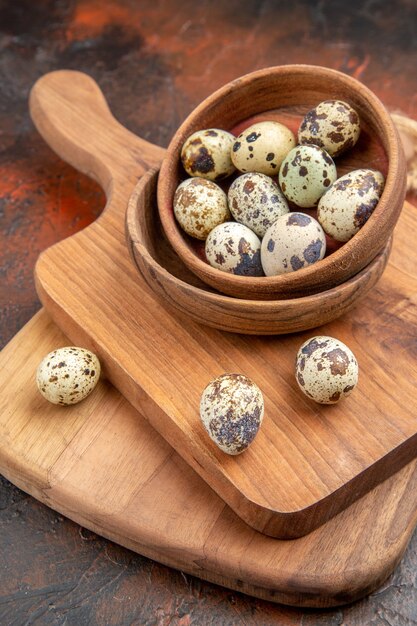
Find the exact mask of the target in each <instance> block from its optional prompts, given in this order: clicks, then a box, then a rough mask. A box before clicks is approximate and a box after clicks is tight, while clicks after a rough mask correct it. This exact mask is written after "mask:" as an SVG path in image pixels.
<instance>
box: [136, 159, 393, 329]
mask: <svg viewBox="0 0 417 626" xmlns="http://www.w3.org/2000/svg"><path fill="white" fill-rule="evenodd" d="M157 181H158V171H156V170H150V171H149V172H147V173H146V174H145V175H144V176H143V178H141V179H140V181H139V182H138V183H137V185H136V187H135V189H134V191H133V193H132V195H131V197H130V200H129V203H128V208H127V213H126V240H127V244H128V248H129V252H130V255H131V258H132V260H133V262H134V264H135V266H136V268H137V269H138V271H139V272H140V274H141V275H142V277H143V278H144V280H145V281H146V283H147V284H148V286H149V287H150V289H151V290H152V291H153V292H154V293H155V294H156V295H157V296H158V297H159V299H160V300H162V302H163V304H164V305H166V306H168V307H170V308H171V309H173V310H175V311H176V312H178V313H180V314H181V315H182V316H187V317H188V318H191V319H192V320H194V321H195V322H198V323H199V324H203V325H206V326H210V327H212V328H217V329H219V330H224V331H228V332H235V333H241V334H250V335H281V334H287V333H294V332H301V331H304V330H308V329H311V328H316V327H318V326H322V325H323V324H326V323H328V322H330V321H332V320H334V319H336V318H338V317H340V316H341V315H343V314H344V313H346V312H347V311H349V310H350V309H351V308H352V307H353V306H354V305H355V304H356V303H357V302H358V301H359V300H360V299H361V298H362V297H364V296H365V295H366V294H367V293H368V292H369V291H370V289H372V287H373V286H374V285H375V284H376V283H377V281H378V280H379V278H380V277H381V275H382V273H383V271H384V269H385V266H386V264H387V261H388V257H389V254H390V251H391V245H392V238H390V239H389V241H388V243H387V244H386V246H385V247H384V249H383V250H382V252H380V253H379V254H378V255H377V256H376V257H375V258H374V259H373V260H372V261H371V263H370V264H369V265H368V266H367V267H365V268H364V269H363V270H361V271H360V272H359V273H358V274H356V275H355V276H353V277H352V278H350V279H349V280H347V281H346V282H344V283H342V284H341V285H338V286H337V287H334V288H332V289H329V290H326V291H322V292H321V293H317V294H312V295H309V296H303V297H299V298H293V299H286V300H244V299H240V298H234V297H232V296H226V295H223V294H221V293H219V292H218V291H216V290H215V289H214V288H212V287H210V286H208V285H207V284H205V283H204V282H202V281H201V280H200V279H199V278H198V277H197V276H196V275H195V274H194V273H193V272H191V270H189V269H188V268H187V267H186V265H185V264H184V263H183V262H182V260H181V259H180V258H179V256H178V255H177V254H176V252H175V251H174V250H173V248H172V247H171V245H170V243H169V242H168V240H167V238H166V236H165V234H164V231H163V228H162V224H161V222H160V218H159V214H158V208H157V199H156V188H157Z"/></svg>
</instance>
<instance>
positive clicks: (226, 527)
mask: <svg viewBox="0 0 417 626" xmlns="http://www.w3.org/2000/svg"><path fill="white" fill-rule="evenodd" d="M62 345H68V339H67V338H66V337H65V336H64V335H63V334H62V332H61V331H60V330H59V329H58V328H57V327H56V326H55V324H53V322H52V321H51V319H50V318H49V317H48V315H47V314H46V313H45V312H43V311H42V312H41V313H39V314H37V315H36V316H35V317H34V318H33V320H31V321H30V322H29V323H28V324H27V325H26V326H25V327H24V328H23V329H22V331H21V332H20V333H19V334H18V335H17V336H16V337H15V338H14V339H13V340H12V341H11V342H10V343H9V345H8V346H6V348H5V349H4V350H3V352H2V353H1V356H0V370H1V372H2V376H1V379H0V398H1V400H0V416H1V417H0V471H1V473H2V474H4V475H5V476H6V477H7V478H9V480H11V481H12V482H13V483H14V484H16V485H18V486H19V487H20V488H22V489H24V490H25V491H27V492H28V493H30V494H32V495H33V496H35V497H36V498H38V499H39V500H41V501H42V502H44V503H45V504H47V505H48V506H50V507H52V508H53V509H54V510H56V511H58V512H60V513H63V514H64V515H66V516H68V517H69V518H71V519H73V520H75V521H77V522H79V523H81V524H83V525H84V526H86V527H87V528H89V529H91V530H93V531H95V532H98V533H99V534H100V535H103V536H104V537H108V538H110V539H113V540H114V541H116V542H117V543H120V544H121V545H124V546H126V547H128V548H130V549H132V550H134V551H136V552H139V553H140V554H144V555H146V556H149V557H151V558H153V559H156V560H158V561H161V562H162V563H166V564H168V565H170V566H172V567H175V568H179V569H181V570H183V571H185V572H188V573H191V574H193V575H196V576H198V577H201V578H205V579H207V580H210V581H212V582H216V583H218V584H220V585H224V586H227V587H230V588H232V589H235V590H238V591H243V592H245V593H248V594H251V595H255V596H257V597H260V598H263V599H268V600H272V601H274V602H281V603H284V604H291V605H296V606H314V607H318V606H321V607H324V606H335V605H339V604H344V603H348V602H351V601H353V600H356V599H357V598H358V597H360V596H362V595H364V594H366V593H370V592H371V591H372V590H373V589H375V588H376V587H377V586H379V585H380V584H381V583H382V582H383V581H384V580H385V579H386V577H387V576H388V575H389V574H390V573H391V571H392V569H393V568H394V567H395V565H396V564H397V563H398V561H399V559H400V558H401V556H402V554H403V552H404V550H405V547H406V545H407V542H408V540H409V538H410V534H411V532H412V530H413V528H414V524H415V522H416V520H417V507H416V505H417V501H416V496H415V491H416V487H417V467H416V462H415V461H413V462H412V463H410V464H409V465H408V466H407V467H405V468H404V469H403V470H401V471H400V472H399V473H398V474H396V475H395V476H394V477H392V478H391V479H389V480H387V481H386V482H384V483H383V484H382V485H380V486H379V487H377V488H376V489H374V490H373V491H372V492H371V493H369V494H368V495H367V496H365V497H364V498H362V499H361V500H360V501H359V502H357V503H356V504H354V505H352V506H351V507H350V508H349V509H347V510H346V511H344V512H343V513H341V514H339V515H338V516H336V517H334V518H333V519H332V520H331V521H329V522H328V523H327V524H325V525H324V526H321V528H319V529H317V530H316V531H314V532H313V533H311V534H310V535H308V536H307V537H303V538H302V539H297V540H293V541H280V540H278V539H273V538H271V537H266V536H265V535H263V534H261V533H257V532H256V531H254V530H252V529H251V528H249V526H247V525H246V524H244V523H243V522H242V521H241V520H240V519H239V518H238V517H237V516H236V515H235V514H234V513H233V512H232V511H231V510H230V509H229V508H228V507H227V506H226V505H225V504H224V502H223V501H222V500H221V499H220V498H219V497H218V496H216V494H215V493H214V492H213V491H212V490H211V489H210V488H209V487H208V486H207V485H206V484H205V483H204V482H203V481H202V480H201V478H199V476H197V474H196V473H195V472H193V470H191V468H190V467H189V466H188V465H187V464H186V463H185V462H184V461H183V459H181V457H180V456H179V455H177V454H176V453H175V452H174V451H173V450H172V448H171V447H170V446H169V445H168V444H167V443H166V442H165V441H164V440H163V438H162V437H161V436H160V435H158V433H157V432H156V431H155V430H154V429H153V428H152V427H151V426H150V425H149V423H148V420H147V419H146V416H142V415H140V413H138V412H136V411H135V409H134V408H133V407H132V406H131V405H130V404H129V403H128V402H127V401H126V400H125V399H124V398H123V397H122V396H121V395H120V394H119V393H118V392H117V391H116V390H115V389H114V388H113V387H112V386H111V385H109V384H108V383H106V382H105V381H102V382H100V383H99V385H98V387H97V389H96V390H95V391H94V393H93V394H91V395H90V396H89V397H88V399H87V400H86V401H84V402H82V403H80V404H78V405H74V406H71V407H64V408H62V407H59V406H56V405H51V404H48V403H47V402H46V401H45V400H44V399H43V398H42V397H41V396H40V394H39V393H38V391H37V388H36V382H35V377H34V375H33V373H34V371H35V369H36V366H37V364H38V363H39V361H40V360H41V359H42V357H43V355H44V354H45V353H47V352H49V351H51V350H52V349H54V348H55V347H56V346H62Z"/></svg>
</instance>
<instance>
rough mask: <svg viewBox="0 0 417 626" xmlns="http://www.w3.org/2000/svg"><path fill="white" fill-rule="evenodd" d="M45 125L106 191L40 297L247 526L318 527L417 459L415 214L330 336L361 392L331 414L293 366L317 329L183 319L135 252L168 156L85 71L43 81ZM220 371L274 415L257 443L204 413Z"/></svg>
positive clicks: (66, 246)
mask: <svg viewBox="0 0 417 626" xmlns="http://www.w3.org/2000/svg"><path fill="white" fill-rule="evenodd" d="M31 113H32V116H33V119H34V121H35V123H36V125H37V127H38V129H39V131H40V132H41V134H42V135H43V136H44V138H45V139H46V140H47V142H48V143H49V144H50V145H51V147H52V148H53V149H54V150H56V152H57V153H58V154H59V155H61V156H62V157H63V158H65V159H66V160H67V161H69V162H70V163H71V164H72V165H74V166H76V167H78V168H79V169H80V170H82V171H83V172H86V173H88V174H89V175H91V176H93V177H94V178H96V179H97V180H98V181H100V182H101V184H102V185H103V187H104V189H105V190H106V192H107V194H108V198H109V200H108V204H107V207H106V209H105V211H104V213H103V214H102V216H101V217H100V218H99V219H98V220H97V221H96V222H95V223H94V224H92V225H91V226H89V227H88V228H87V229H85V230H84V231H82V232H80V233H78V234H77V235H75V236H73V237H71V238H69V239H67V240H65V241H63V242H61V243H59V244H57V245H55V246H54V247H52V248H50V249H49V250H47V251H46V252H45V253H43V254H42V256H41V257H40V259H39V262H38V264H37V268H36V280H37V287H38V292H39V295H40V297H41V299H42V302H43V303H44V305H45V306H46V308H47V309H48V311H49V312H50V314H51V315H52V317H53V319H54V320H55V321H56V322H57V323H58V325H59V326H60V327H61V328H62V329H63V330H64V332H65V333H66V334H67V335H68V337H70V338H71V341H72V342H73V343H77V344H81V345H85V346H88V347H90V348H92V349H93V350H94V351H95V352H97V353H98V354H99V356H100V359H101V360H102V362H103V365H104V370H105V372H106V374H107V376H108V378H109V379H110V380H111V382H112V383H113V384H114V385H115V386H116V387H117V388H118V389H119V390H120V391H121V392H122V394H123V395H124V397H125V398H126V399H127V400H129V401H130V402H131V403H132V404H133V406H134V407H135V408H136V409H138V410H139V411H140V412H142V413H144V414H145V415H146V417H147V419H149V421H150V423H151V424H152V425H153V426H154V428H155V429H156V430H157V431H158V432H159V433H160V434H161V435H162V436H163V437H164V438H165V439H166V440H167V441H168V442H169V443H170V444H171V445H172V446H173V447H174V448H175V450H176V451H177V452H178V453H179V454H180V455H181V456H182V457H183V458H184V459H185V460H186V461H187V462H188V463H189V464H190V466H191V467H192V468H193V469H195V470H196V471H197V472H198V473H199V474H200V476H201V477H202V478H203V479H204V480H205V481H206V482H207V483H208V484H209V485H210V486H211V487H212V488H213V489H214V490H215V491H216V492H217V493H218V494H219V495H220V496H221V497H222V498H223V499H224V500H225V501H226V502H227V503H228V504H229V505H230V507H231V508H232V509H233V510H234V511H235V512H236V513H237V514H238V515H239V516H240V517H241V518H242V519H244V520H245V521H246V522H247V523H248V524H250V525H251V526H253V527H254V528H256V529H258V530H261V531H263V532H265V533H267V534H270V535H273V536H279V537H285V538H291V537H297V536H301V535H303V534H306V533H308V532H310V531H311V530H312V529H314V528H316V527H317V526H319V525H320V524H323V523H324V522H325V521H326V520H328V519H329V518H330V517H332V516H333V515H335V514H336V513H338V512H339V511H341V510H343V509H344V508H345V507H347V506H348V505H349V504H350V503H352V502H353V501H355V500H356V499H357V498H359V497H360V496H362V495H363V494H364V493H366V492H367V491H369V490H370V489H372V488H373V487H374V486H375V485H377V484H379V483H380V482H382V481H383V480H384V479H385V478H387V477H388V476H390V475H392V474H393V473H394V472H395V471H397V470H398V469H400V468H401V467H403V466H404V465H405V464H406V463H407V462H409V461H410V460H411V459H412V458H414V456H415V454H416V451H417V446H416V441H417V394H415V379H416V376H417V360H416V351H417V337H416V330H415V329H416V323H417V307H416V298H417V279H416V275H417V252H416V249H415V245H414V241H413V239H412V238H411V237H410V233H412V232H413V231H414V232H415V231H416V229H417V215H416V213H415V211H414V210H413V209H412V208H411V207H410V206H406V207H405V210H404V212H403V216H402V219H401V222H400V224H399V226H398V228H397V230H396V235H395V244H394V252H393V255H392V260H391V262H390V264H389V268H388V269H387V271H386V272H385V274H384V276H383V279H382V280H381V281H380V283H379V284H378V286H377V288H375V289H374V290H373V291H372V293H371V295H370V296H369V297H367V299H366V300H365V301H364V302H362V303H361V304H360V305H358V307H357V308H356V309H354V310H353V311H352V312H351V313H350V314H348V315H346V316H344V317H343V319H340V320H338V321H336V322H333V323H331V324H329V325H327V326H325V327H322V328H320V329H319V330H318V331H317V333H319V334H328V335H333V336H335V337H338V338H340V339H341V340H342V341H344V342H346V343H347V344H348V345H349V346H350V347H351V348H352V350H353V351H354V353H355V354H356V356H357V358H358V360H359V364H360V367H361V378H360V384H359V386H358V389H357V390H355V392H354V393H353V394H352V395H351V396H350V397H349V398H348V399H346V400H345V401H344V402H341V403H340V404H339V405H334V406H327V407H320V406H318V405H315V404H312V403H311V402H310V401H308V400H307V399H306V398H305V397H304V396H302V394H301V393H300V392H299V390H298V388H297V385H296V383H295V380H294V372H293V367H294V358H295V354H296V351H297V349H298V347H299V346H300V344H301V343H302V342H303V341H304V340H305V339H306V338H307V337H309V336H312V334H314V333H311V332H308V333H300V334H298V335H292V336H288V337H275V338H271V337H242V336H238V335H232V334H227V333H222V332H220V331H216V330H213V329H209V328H206V327H203V326H199V325H197V324H195V323H192V322H190V321H189V320H188V319H187V318H180V317H178V316H177V315H175V314H173V313H171V312H170V311H169V310H168V309H167V308H166V307H165V306H164V305H163V304H161V302H160V301H159V300H158V299H157V298H156V297H155V296H154V294H153V293H152V292H151V291H150V289H149V287H147V285H146V284H145V283H144V281H143V279H142V278H141V277H140V276H139V275H138V274H137V272H136V270H135V268H134V267H133V264H132V263H131V260H130V259H129V256H128V252H127V246H126V243H125V240H124V216H125V211H126V205H127V201H128V198H129V195H130V193H131V192H132V189H133V186H134V183H135V181H136V180H137V178H138V177H139V176H140V175H141V174H142V173H143V172H144V170H145V169H146V167H147V166H149V165H156V164H157V163H158V162H159V161H160V159H161V158H162V156H163V151H162V149H160V148H157V147H155V146H152V145H150V144H148V143H147V142H145V141H143V140H141V139H138V138H137V137H135V136H134V135H132V134H131V133H129V132H128V131H126V130H125V129H124V128H123V127H121V126H120V124H118V123H117V122H116V121H115V120H114V118H113V117H112V116H111V114H110V112H109V110H108V108H107V105H106V103H105V100H104V97H103V95H102V94H101V92H100V91H99V89H98V87H97V85H96V84H95V83H94V81H92V80H91V79H90V78H88V77H87V76H85V75H83V74H80V73H77V72H55V73H52V74H49V75H47V76H45V77H43V78H42V79H41V80H40V81H39V82H38V83H37V84H36V85H35V87H34V89H33V91H32V94H31ZM224 371H232V372H242V373H244V374H246V375H248V376H249V377H250V378H252V379H253V380H254V381H255V382H256V383H257V384H258V385H259V386H260V388H261V389H262V391H263V393H264V397H265V409H266V410H265V419H264V424H263V426H262V429H261V430H260V432H259V434H258V436H257V438H256V440H255V442H254V443H253V445H252V446H251V448H250V449H249V450H248V451H247V452H245V453H244V454H242V455H240V456H238V457H228V456H226V455H224V454H223V453H222V452H220V451H219V450H218V449H217V448H216V447H215V445H214V444H213V443H212V442H211V440H210V439H209V438H208V436H207V435H206V433H205V431H204V429H203V427H202V425H201V423H200V420H199V415H198V406H199V399H200V394H201V392H202V390H203V388H204V387H205V386H206V384H207V383H208V382H209V381H210V380H211V379H212V378H214V377H215V376H217V375H219V374H220V373H222V372H224Z"/></svg>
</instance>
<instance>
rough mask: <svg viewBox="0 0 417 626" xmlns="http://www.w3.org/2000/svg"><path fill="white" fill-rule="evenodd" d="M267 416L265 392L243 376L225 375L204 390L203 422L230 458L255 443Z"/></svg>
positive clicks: (212, 437)
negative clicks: (263, 393) (265, 411)
mask: <svg viewBox="0 0 417 626" xmlns="http://www.w3.org/2000/svg"><path fill="white" fill-rule="evenodd" d="M263 414H264V400H263V396H262V392H261V390H260V389H259V387H258V386H257V385H255V383H254V382H253V381H252V380H251V379H250V378H248V377H247V376H244V375H243V374H222V375H221V376H218V377H217V378H215V379H214V380H212V381H211V382H210V383H209V384H208V385H207V387H206V388H205V389H204V391H203V394H202V396H201V402H200V417H201V421H202V422H203V425H204V427H205V429H206V430H207V432H208V434H209V435H210V437H211V439H212V440H213V441H214V442H215V443H216V444H217V446H218V447H219V448H220V449H221V450H223V452H226V453H227V454H233V455H235V454H240V453H241V452H243V451H244V450H246V449H247V448H248V446H249V445H250V444H251V443H252V441H253V440H254V439H255V436H256V434H257V432H258V430H259V427H260V426H261V423H262V419H263Z"/></svg>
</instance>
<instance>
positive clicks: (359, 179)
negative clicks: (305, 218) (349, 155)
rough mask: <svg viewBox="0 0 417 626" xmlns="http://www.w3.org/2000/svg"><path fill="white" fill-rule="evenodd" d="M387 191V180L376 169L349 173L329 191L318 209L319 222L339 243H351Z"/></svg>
mask: <svg viewBox="0 0 417 626" xmlns="http://www.w3.org/2000/svg"><path fill="white" fill-rule="evenodd" d="M383 189H384V177H383V175H382V174H381V172H377V171H376V170H367V169H360V170H354V171H352V172H349V174H345V176H342V177H341V178H338V179H337V180H336V182H335V183H333V185H332V186H331V187H330V188H329V189H328V191H326V193H325V194H324V195H323V196H322V197H321V198H320V202H319V205H318V207H317V219H318V221H319V222H320V224H321V225H322V227H323V229H324V230H325V232H326V233H327V234H328V235H330V236H331V237H333V238H334V239H336V240H337V241H349V239H351V237H353V235H355V233H357V232H358V230H359V229H360V228H362V226H363V225H364V224H365V223H366V222H367V220H368V219H369V217H370V216H371V215H372V212H373V210H374V209H375V207H376V205H377V204H378V202H379V198H380V197H381V194H382V191H383Z"/></svg>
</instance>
